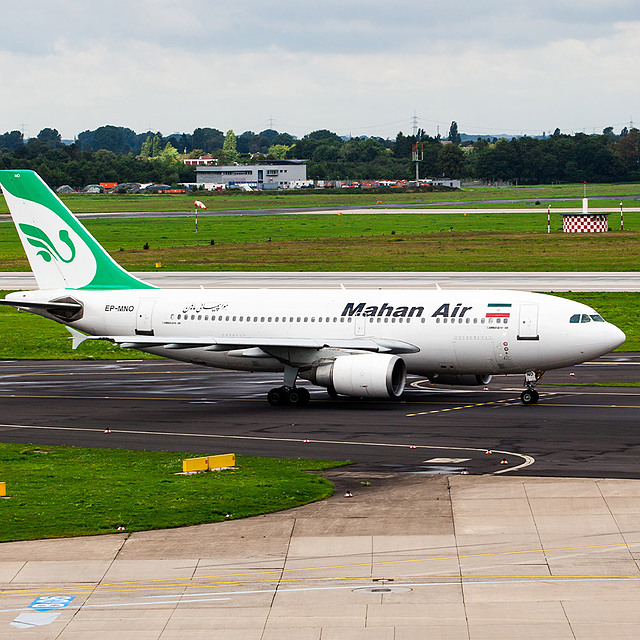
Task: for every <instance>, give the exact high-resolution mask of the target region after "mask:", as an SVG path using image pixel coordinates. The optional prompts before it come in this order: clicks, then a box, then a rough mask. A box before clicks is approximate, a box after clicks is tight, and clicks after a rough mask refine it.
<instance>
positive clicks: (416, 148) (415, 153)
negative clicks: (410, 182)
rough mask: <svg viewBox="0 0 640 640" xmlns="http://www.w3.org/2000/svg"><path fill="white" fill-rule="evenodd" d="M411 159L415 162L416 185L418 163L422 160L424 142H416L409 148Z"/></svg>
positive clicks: (418, 174) (418, 180)
mask: <svg viewBox="0 0 640 640" xmlns="http://www.w3.org/2000/svg"><path fill="white" fill-rule="evenodd" d="M411 159H412V160H413V162H415V163H416V186H417V185H418V183H419V182H420V163H421V162H422V161H423V160H424V142H422V143H420V144H418V143H417V142H416V143H415V144H414V145H413V147H412V148H411Z"/></svg>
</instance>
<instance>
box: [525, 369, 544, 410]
mask: <svg viewBox="0 0 640 640" xmlns="http://www.w3.org/2000/svg"><path fill="white" fill-rule="evenodd" d="M543 373H544V371H527V373H525V376H524V385H525V387H526V388H525V390H524V391H523V392H522V393H521V394H520V401H521V402H522V404H524V405H527V404H536V402H538V400H539V399H540V394H539V393H538V392H537V391H536V382H538V380H539V379H540V378H541V377H542V374H543Z"/></svg>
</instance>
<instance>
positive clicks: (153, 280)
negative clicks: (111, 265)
mask: <svg viewBox="0 0 640 640" xmlns="http://www.w3.org/2000/svg"><path fill="white" fill-rule="evenodd" d="M134 275H135V276H136V277H138V278H141V279H142V280H144V281H145V282H149V283H150V284H153V285H155V286H158V287H163V288H170V289H171V288H173V289H175V288H196V287H200V286H202V287H205V288H237V287H242V288H252V287H253V288H255V287H257V288H291V289H295V288H301V287H317V288H337V287H340V286H344V287H347V288H354V289H355V288H358V289H378V288H391V287H394V288H406V289H434V288H435V287H436V286H439V287H441V288H442V289H515V290H518V291H542V292H544V291H640V272H637V271H592V272H588V271H587V272H584V271H579V272H576V271H548V272H544V271H506V272H505V271H496V272H487V271H475V272H474V271H459V272H457V271H427V272H420V271H415V272H406V271H405V272H401V271H395V272H372V271H369V272H367V271H363V272H352V271H350V272H342V271H335V272H326V271H323V272H285V271H281V272H270V271H139V272H135V273H134ZM36 288H37V287H36V282H35V279H34V277H33V274H31V273H29V272H21V271H14V272H2V273H0V289H8V290H17V289H20V290H25V289H36Z"/></svg>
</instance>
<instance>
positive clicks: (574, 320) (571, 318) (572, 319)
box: [569, 313, 580, 324]
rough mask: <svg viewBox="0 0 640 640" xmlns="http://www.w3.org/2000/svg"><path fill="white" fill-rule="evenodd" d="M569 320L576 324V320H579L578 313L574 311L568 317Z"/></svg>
mask: <svg viewBox="0 0 640 640" xmlns="http://www.w3.org/2000/svg"><path fill="white" fill-rule="evenodd" d="M569 322H570V323H571V324H577V323H578V322H580V314H579V313H574V314H573V315H572V316H571V317H570V318H569Z"/></svg>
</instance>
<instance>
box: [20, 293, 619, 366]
mask: <svg viewBox="0 0 640 640" xmlns="http://www.w3.org/2000/svg"><path fill="white" fill-rule="evenodd" d="M69 296H72V297H73V299H75V300H77V301H79V302H81V303H82V305H83V314H82V318H80V319H78V320H74V321H71V322H66V324H68V325H69V326H71V327H73V328H75V329H78V330H80V331H82V332H85V333H88V334H91V335H93V336H131V345H130V346H135V348H137V349H140V350H141V351H148V352H150V353H155V354H158V355H161V356H165V357H168V358H172V359H175V360H182V361H186V362H194V363H198V364H203V365H208V366H212V367H221V368H233V369H240V370H248V371H282V370H283V369H284V364H283V362H285V361H286V362H289V363H293V364H294V365H300V366H307V365H312V364H313V363H314V362H318V361H320V360H323V359H331V358H335V356H336V349H335V348H332V347H331V346H327V347H326V348H325V347H323V345H322V344H320V345H319V347H318V348H317V349H300V350H299V351H300V353H299V354H297V353H296V350H295V348H291V349H287V348H286V347H282V346H280V347H278V348H274V349H268V348H266V347H263V348H262V349H257V348H244V347H243V345H250V344H251V343H252V342H253V343H254V344H264V343H265V342H266V343H267V344H268V341H269V340H274V339H277V338H288V339H304V338H314V339H317V340H318V341H319V342H320V343H323V342H324V341H325V340H326V341H327V343H333V344H335V342H336V340H340V339H343V340H349V339H350V340H353V339H355V340H365V339H367V338H372V339H374V340H377V341H379V343H380V344H382V345H384V344H385V341H391V342H393V343H394V344H396V342H397V343H407V344H408V345H411V346H412V347H414V348H413V351H414V352H406V353H403V354H402V356H401V357H402V359H403V360H404V361H405V363H406V367H407V373H410V374H418V375H433V374H452V375H466V374H469V375H493V374H506V373H523V372H526V371H532V370H548V369H556V368H560V367H565V366H569V365H573V364H577V363H580V362H584V361H585V360H589V359H591V358H596V357H598V356H600V355H603V354H605V353H608V352H609V351H611V350H612V349H614V348H616V347H617V346H618V345H619V344H620V343H621V342H622V341H623V340H624V334H623V333H622V331H620V330H619V329H618V328H617V327H616V326H614V325H612V324H610V323H608V322H605V321H604V320H602V318H601V317H600V316H598V315H597V313H596V312H595V311H594V310H593V309H591V308H590V307H588V306H586V305H584V304H581V303H577V302H574V301H571V300H566V299H563V298H558V297H554V296H549V295H543V294H536V293H528V292H520V291H499V290H495V291H494V290H492V291H486V290H482V291H475V290H474V291H470V290H449V291H447V290H415V289H412V290H370V289H366V290H351V289H348V290H345V289H336V290H328V289H188V290H181V289H146V290H122V291H118V290H111V291H79V290H72V291H70V290H64V289H61V290H39V291H31V292H18V293H14V294H10V295H9V296H7V299H10V300H31V301H51V300H55V299H60V298H68V297H69ZM41 315H45V316H46V317H51V316H50V315H47V314H46V313H42V314H41ZM576 316H578V321H576ZM572 318H573V320H572ZM135 336H153V337H154V338H157V339H158V341H159V342H161V341H162V340H163V339H164V338H167V339H169V338H181V339H182V341H184V340H185V339H189V338H194V339H195V338H197V339H198V340H201V341H202V340H204V339H206V338H207V337H208V336H211V338H212V341H213V339H214V338H215V339H216V340H217V341H220V340H223V341H224V342H225V343H226V344H227V345H229V344H231V345H233V344H234V340H237V344H238V347H237V348H233V349H229V348H228V346H227V347H225V349H224V350H215V347H211V346H209V347H203V346H186V347H185V345H184V344H182V345H174V346H173V348H167V346H166V345H164V346H148V347H146V346H144V345H140V344H137V345H136V344H135V341H136V337H135ZM141 339H142V338H141ZM147 339H148V338H147ZM283 349H285V351H284V352H283ZM380 351H381V352H384V348H382V349H380ZM347 352H348V349H347ZM396 352H397V351H396ZM301 375H303V374H301Z"/></svg>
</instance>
